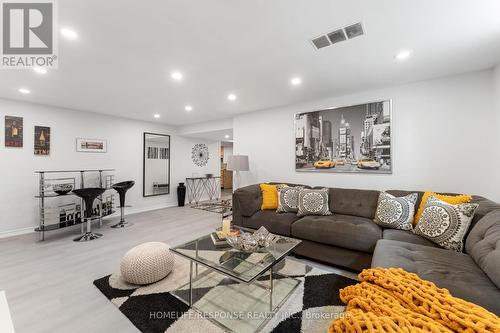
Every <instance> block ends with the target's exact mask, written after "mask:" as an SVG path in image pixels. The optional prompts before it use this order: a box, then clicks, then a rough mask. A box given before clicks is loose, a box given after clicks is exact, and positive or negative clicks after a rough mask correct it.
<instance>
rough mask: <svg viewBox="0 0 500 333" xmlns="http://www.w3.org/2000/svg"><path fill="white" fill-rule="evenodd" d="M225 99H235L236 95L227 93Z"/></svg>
mask: <svg viewBox="0 0 500 333" xmlns="http://www.w3.org/2000/svg"><path fill="white" fill-rule="evenodd" d="M227 99H228V100H230V101H235V100H236V95H235V94H229V95H227Z"/></svg>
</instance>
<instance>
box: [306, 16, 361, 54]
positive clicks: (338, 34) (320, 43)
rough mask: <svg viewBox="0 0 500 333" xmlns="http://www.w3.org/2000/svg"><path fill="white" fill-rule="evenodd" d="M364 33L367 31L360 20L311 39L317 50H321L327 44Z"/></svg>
mask: <svg viewBox="0 0 500 333" xmlns="http://www.w3.org/2000/svg"><path fill="white" fill-rule="evenodd" d="M364 34H365V31H364V29H363V24H362V23H361V22H359V23H355V24H351V25H349V26H347V27H344V28H339V29H336V30H334V31H332V32H329V33H326V34H324V35H321V36H319V37H316V38H313V39H311V42H312V44H313V45H314V47H315V48H316V50H319V49H322V48H325V47H327V46H330V45H333V44H337V43H340V42H343V41H345V40H347V39H353V38H355V37H358V36H362V35H364Z"/></svg>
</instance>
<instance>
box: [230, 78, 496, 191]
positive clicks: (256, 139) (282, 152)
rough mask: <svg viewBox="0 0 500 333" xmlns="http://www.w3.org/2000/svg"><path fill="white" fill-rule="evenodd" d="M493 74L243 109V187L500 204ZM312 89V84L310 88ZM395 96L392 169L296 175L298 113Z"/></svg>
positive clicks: (239, 125) (237, 122)
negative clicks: (299, 186)
mask: <svg viewBox="0 0 500 333" xmlns="http://www.w3.org/2000/svg"><path fill="white" fill-rule="evenodd" d="M492 85H493V75H492V71H483V72H476V73H470V74H465V75H460V76H455V77H449V78H444V79H439V80H432V81H425V82H418V83H413V84H406V85H401V86H396V87H390V88H385V89H379V90H373V91H366V92H361V93H357V94H353V95H347V96H342V97H333V98H327V99H323V100H319V101H315V102H310V103H304V104H300V105H294V106H290V107H283V108H277V109H271V110H264V111H259V112H253V113H248V114H243V115H240V116H237V117H235V119H234V142H235V145H234V150H235V151H237V152H238V153H239V154H248V155H249V160H250V170H251V171H250V172H243V173H241V174H242V184H243V185H245V184H250V183H256V182H264V181H288V182H297V183H305V184H311V185H325V186H336V187H347V188H366V189H380V190H383V189H390V188H395V189H413V190H435V191H446V192H464V193H471V194H480V195H484V196H486V197H489V198H491V199H494V200H497V201H500V191H499V186H498V183H495V181H494V179H493V178H492V177H494V175H496V174H497V173H498V167H497V165H496V164H495V163H492V162H493V161H495V160H496V156H498V155H499V154H500V150H499V148H498V147H499V144H498V141H497V140H498V137H497V134H496V133H497V128H495V123H496V119H495V117H496V116H495V110H494V98H493V89H492ZM303 89H307V87H305V86H304V87H303ZM388 98H390V99H392V100H393V128H392V130H393V168H394V170H393V174H391V175H366V174H365V175H362V174H325V173H321V174H319V173H305V172H300V173H298V172H295V165H294V161H295V159H294V153H295V152H294V113H296V112H304V111H314V110H318V109H321V108H324V107H332V106H344V105H353V104H357V103H364V102H369V101H374V100H381V99H388Z"/></svg>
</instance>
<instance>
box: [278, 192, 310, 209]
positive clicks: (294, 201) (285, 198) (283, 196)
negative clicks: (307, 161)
mask: <svg viewBox="0 0 500 333" xmlns="http://www.w3.org/2000/svg"><path fill="white" fill-rule="evenodd" d="M303 188H304V187H303V186H290V187H280V188H278V209H276V213H297V212H298V210H299V192H300V190H302V189H303Z"/></svg>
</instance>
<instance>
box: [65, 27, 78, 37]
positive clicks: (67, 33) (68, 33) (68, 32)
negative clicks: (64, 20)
mask: <svg viewBox="0 0 500 333" xmlns="http://www.w3.org/2000/svg"><path fill="white" fill-rule="evenodd" d="M61 34H62V35H63V36H64V37H66V38H68V39H77V38H78V34H77V33H76V32H75V31H73V30H71V29H68V28H62V29H61Z"/></svg>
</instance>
